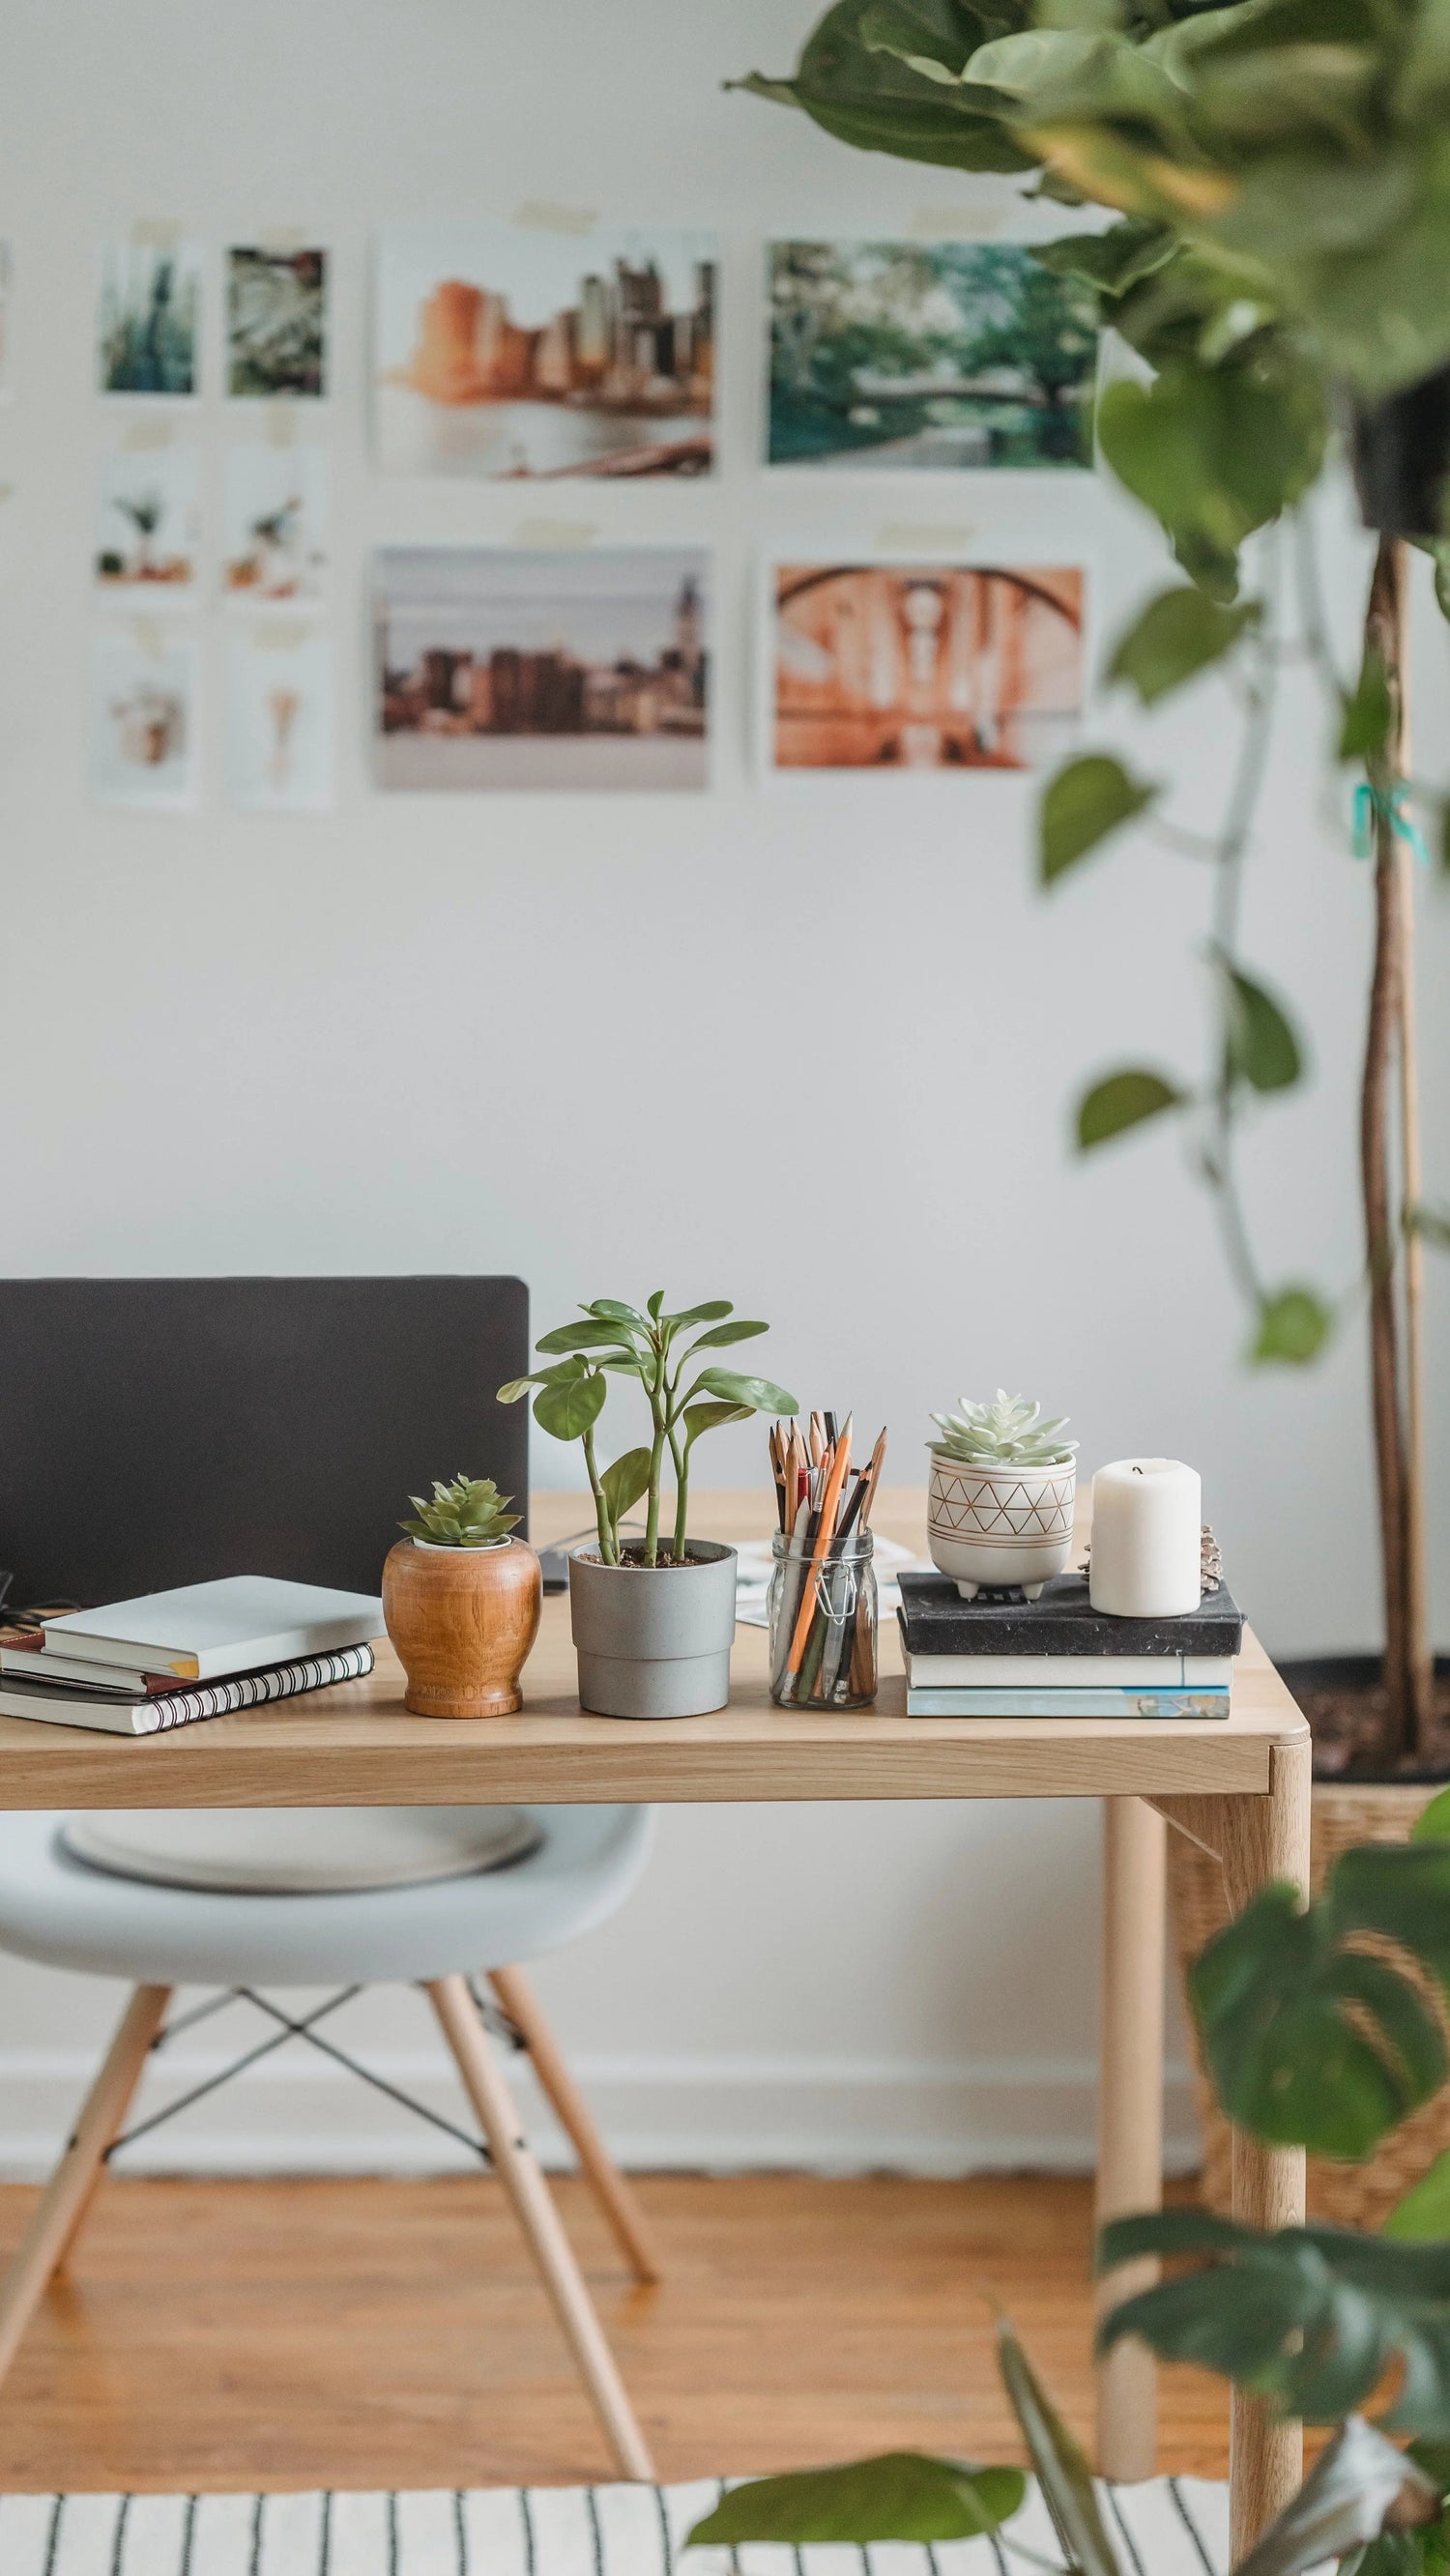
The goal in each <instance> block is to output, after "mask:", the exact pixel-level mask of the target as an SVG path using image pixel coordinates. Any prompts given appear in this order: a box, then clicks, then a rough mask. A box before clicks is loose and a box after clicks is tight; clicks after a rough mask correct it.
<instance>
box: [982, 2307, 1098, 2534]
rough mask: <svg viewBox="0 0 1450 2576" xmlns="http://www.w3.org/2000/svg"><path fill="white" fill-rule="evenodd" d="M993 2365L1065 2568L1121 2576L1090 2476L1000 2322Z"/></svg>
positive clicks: (1009, 2331) (1006, 2327)
mask: <svg viewBox="0 0 1450 2576" xmlns="http://www.w3.org/2000/svg"><path fill="white" fill-rule="evenodd" d="M997 2366H998V2368H999V2370H1000V2371H1001V2373H1002V2382H1003V2385H1004V2387H1005V2388H1006V2391H1007V2394H1008V2396H1009V2397H1010V2399H1011V2401H1012V2411H1013V2413H1014V2415H1015V2416H1016V2418H1017V2421H1018V2423H1019V2424H1020V2425H1021V2427H1022V2438H1023V2440H1024V2442H1025V2443H1026V2445H1027V2453H1028V2457H1029V2459H1030V2460H1031V2462H1032V2465H1033V2467H1034V2469H1035V2470H1036V2472H1037V2483H1038V2486H1039V2487H1040V2488H1041V2490H1042V2501H1043V2503H1044V2504H1045V2505H1046V2507H1047V2510H1048V2512H1049V2514H1050V2515H1051V2517H1052V2527H1053V2530H1054V2531H1055V2532H1056V2534H1057V2537H1058V2540H1059V2542H1060V2543H1061V2546H1062V2552H1063V2555H1064V2557H1065V2558H1066V2560H1067V2563H1068V2566H1069V2567H1070V2568H1073V2569H1075V2570H1077V2571H1078V2576H1121V2570H1120V2568H1119V2565H1118V2560H1117V2556H1116V2553H1115V2552H1114V2549H1113V2545H1112V2542H1111V2541H1110V2540H1109V2538H1108V2535H1107V2532H1106V2531H1105V2530H1104V2528H1103V2518H1102V2515H1101V2513H1100V2512H1099V2510H1098V2500H1097V2494H1096V2491H1095V2489H1094V2486H1093V2473H1092V2471H1091V2469H1090V2468H1089V2466H1088V2464H1087V2460H1086V2458H1085V2457H1084V2455H1083V2452H1082V2450H1081V2449H1080V2447H1079V2445H1078V2444H1077V2443H1076V2442H1075V2441H1074V2439H1073V2437H1072V2435H1071V2433H1070V2432H1069V2431H1068V2429H1067V2426H1066V2425H1065V2424H1064V2422H1063V2420H1062V2418H1061V2416H1060V2415H1059V2414H1058V2413H1057V2410H1056V2408H1055V2407H1054V2406H1053V2404H1052V2401H1051V2399H1050V2398H1049V2396H1048V2394H1047V2391H1046V2389H1045V2388H1044V2387H1043V2385H1042V2383H1041V2381H1040V2380H1039V2379H1038V2377H1037V2375H1036V2373H1035V2371H1034V2370H1033V2368H1032V2365H1031V2363H1030V2362H1029V2360H1028V2358H1027V2355H1026V2353H1025V2352H1024V2351H1023V2349H1022V2346H1021V2345H1020V2343H1019V2342H1018V2340H1017V2337H1016V2336H1015V2334H1014V2333H1013V2331H1012V2328H1011V2327H1010V2326H1009V2325H1008V2323H1007V2321H1006V2319H1005V2318H1001V2319H999V2321H998V2325H997Z"/></svg>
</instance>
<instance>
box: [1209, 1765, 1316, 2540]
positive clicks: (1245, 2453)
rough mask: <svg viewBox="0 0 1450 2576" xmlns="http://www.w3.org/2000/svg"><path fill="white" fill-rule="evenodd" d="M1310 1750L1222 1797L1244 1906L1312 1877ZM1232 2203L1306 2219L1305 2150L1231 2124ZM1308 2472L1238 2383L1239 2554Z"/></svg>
mask: <svg viewBox="0 0 1450 2576" xmlns="http://www.w3.org/2000/svg"><path fill="white" fill-rule="evenodd" d="M1311 1763H1312V1753H1311V1748H1310V1744H1309V1739H1308V1737H1307V1736H1306V1737H1305V1738H1304V1740H1303V1742H1302V1743H1298V1744H1276V1745H1275V1747H1274V1752H1273V1765H1274V1767H1273V1774H1272V1789H1271V1794H1270V1795H1269V1796H1268V1797H1267V1798H1234V1799H1230V1800H1225V1802H1224V1835H1223V1841H1222V1844H1221V1845H1220V1848H1221V1850H1222V1852H1223V1865H1224V1875H1225V1877H1226V1879H1227V1881H1228V1893H1229V1902H1230V1904H1231V1905H1232V1907H1233V1910H1234V1912H1235V1913H1236V1914H1237V1913H1238V1912H1240V1911H1241V1909H1242V1908H1243V1907H1244V1906H1245V1905H1247V1904H1248V1902H1249V1899H1250V1897H1252V1896H1256V1895H1257V1893H1258V1891H1259V1889H1260V1888H1261V1887H1263V1886H1264V1885H1265V1883H1266V1882H1267V1881H1268V1880H1269V1879H1271V1878H1287V1879H1291V1880H1292V1881H1293V1883H1294V1885H1295V1886H1296V1887H1299V1888H1302V1889H1303V1890H1304V1891H1305V1893H1306V1894H1307V1892H1308V1887H1309V1795H1310V1771H1311ZM1233 2209H1234V2216H1235V2218H1239V2219H1242V2220H1244V2222H1245V2223H1246V2224H1247V2225H1248V2226H1250V2227H1270V2228H1272V2227H1299V2226H1302V2225H1303V2222H1304V2151H1303V2149H1302V2148H1301V2147H1265V2146H1261V2145H1260V2144H1259V2141H1258V2140H1257V2139H1256V2138H1246V2137H1244V2136H1242V2135H1241V2134H1240V2132H1239V2131H1238V2130H1235V2131H1234V2142H1233ZM1303 2475H1304V2433H1303V2427H1302V2426H1301V2425H1299V2424H1293V2423H1288V2424H1286V2423H1283V2422H1278V2421H1275V2420H1274V2419H1273V2418H1272V2417H1271V2416H1270V2415H1269V2414H1268V2413H1267V2411H1266V2410H1265V2408H1264V2407H1263V2405H1262V2404H1261V2403H1260V2402H1259V2400H1258V2399H1257V2398H1255V2397H1248V2396H1245V2395H1243V2394H1242V2393H1241V2392H1240V2391H1239V2390H1238V2389H1235V2390H1234V2392H1233V2398H1232V2412H1231V2415H1230V2432H1229V2524H1230V2544H1231V2547H1232V2551H1233V2556H1234V2558H1235V2560H1237V2559H1239V2558H1241V2557H1242V2556H1243V2555H1244V2552H1245V2551H1246V2550H1247V2549H1249V2548H1250V2547H1251V2546H1252V2544H1253V2543H1254V2541H1256V2540H1257V2539H1258V2537H1259V2534H1260V2533H1261V2532H1262V2531H1263V2530H1264V2529H1265V2528H1266V2526H1267V2525H1268V2524H1269V2523H1271V2522H1272V2521H1273V2519H1274V2517H1275V2515H1276V2514H1279V2513H1282V2512H1283V2509H1284V2507H1285V2505H1286V2504H1287V2503H1288V2501H1289V2498H1290V2497H1291V2496H1292V2494H1293V2493H1294V2490H1295V2488H1296V2487H1297V2486H1298V2484H1299V2481H1300V2479H1301V2478H1302V2477H1303Z"/></svg>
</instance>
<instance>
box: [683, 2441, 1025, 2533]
mask: <svg viewBox="0 0 1450 2576" xmlns="http://www.w3.org/2000/svg"><path fill="white" fill-rule="evenodd" d="M1026 2488H1027V2481H1026V2479H1025V2478H1024V2477H1023V2474H1022V2472H1021V2470H1020V2469H978V2468H973V2467H972V2466H971V2464H970V2463H969V2462H967V2461H961V2462H958V2461H954V2460H934V2459H931V2458H929V2457H928V2456H927V2454H926V2453H925V2452H922V2451H885V2452H882V2453H881V2455H880V2456H879V2458H876V2459H872V2460H853V2461H850V2462H848V2463H847V2464H846V2466H845V2467H843V2468H839V2469H801V2470H798V2471H796V2472H795V2473H794V2474H793V2475H791V2476H789V2477H780V2478H756V2479H754V2480H753V2481H752V2482H751V2483H750V2484H749V2485H747V2486H739V2487H732V2488H731V2490H730V2493H729V2494H728V2495H725V2496H722V2497H721V2499H720V2502H719V2503H718V2504H717V2505H716V2507H715V2510H714V2512H713V2513H707V2514H706V2516H705V2518H704V2521H703V2522H697V2523H696V2525H695V2527H694V2529H693V2531H692V2532H691V2533H690V2536H689V2539H688V2541H687V2542H686V2544H685V2545H686V2547H687V2548H693V2547H694V2546H695V2544H696V2543H697V2542H704V2541H718V2542H720V2543H722V2544H723V2545H724V2546H726V2547H730V2546H732V2545H738V2544H739V2543H741V2542H743V2541H750V2540H781V2541H786V2542H793V2543H794V2544H795V2546H796V2547H797V2548H803V2547H805V2546H807V2545H808V2544H809V2543H810V2542H812V2541H832V2540H839V2541H854V2542H855V2543H856V2544H857V2545H858V2546H861V2547H864V2546H865V2545H866V2544H867V2543H868V2542H870V2541H873V2540H920V2541H931V2540H974V2539H977V2538H978V2537H979V2536H980V2535H981V2534H983V2533H985V2532H989V2531H996V2530H997V2528H998V2527H999V2525H1000V2524H1002V2523H1004V2522H1006V2521H1007V2520H1008V2518H1009V2516H1010V2515H1012V2514H1014V2513H1015V2512H1016V2511H1017V2509H1018V2507H1019V2505H1020V2504H1021V2502H1022V2499H1023V2496H1024V2494H1025V2493H1026Z"/></svg>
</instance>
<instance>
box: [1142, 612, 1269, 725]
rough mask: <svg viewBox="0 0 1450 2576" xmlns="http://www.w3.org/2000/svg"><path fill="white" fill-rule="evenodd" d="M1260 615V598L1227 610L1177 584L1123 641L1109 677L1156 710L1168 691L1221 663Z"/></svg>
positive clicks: (1146, 705)
mask: <svg viewBox="0 0 1450 2576" xmlns="http://www.w3.org/2000/svg"><path fill="white" fill-rule="evenodd" d="M1262 615H1263V609H1262V607H1261V605H1260V603H1259V601H1258V600H1256V599H1245V600H1241V601H1240V602H1239V603H1238V605H1237V606H1236V607H1233V608H1225V607H1223V606H1221V605H1220V603H1219V602H1218V601H1217V600H1215V599H1209V598H1208V597H1207V596H1206V594H1205V593H1204V592H1203V591H1201V590H1196V589H1194V588H1193V587H1192V586H1191V585H1190V584H1188V583H1178V584H1176V585H1175V586H1174V588H1173V589H1172V590H1163V591H1160V592H1159V594H1158V597H1157V598H1156V599H1150V600H1149V602H1148V605H1147V607H1146V608H1145V609H1144V610H1143V612H1142V614H1141V616H1139V617H1137V618H1135V620H1134V622H1133V624H1132V625H1131V626H1130V627H1129V628H1128V629H1127V632H1126V633H1125V634H1123V635H1120V636H1119V638H1118V641H1117V644H1116V645H1115V647H1114V649H1113V658H1112V660H1111V661H1110V663H1109V664H1108V677H1109V679H1110V680H1124V681H1126V682H1127V684H1128V686H1129V688H1131V689H1136V691H1137V693H1138V697H1139V699H1140V700H1141V702H1142V704H1143V705H1144V706H1145V707H1151V706H1156V705H1157V703H1158V700H1159V699H1160V698H1166V697H1167V696H1168V695H1169V693H1170V691H1172V690H1174V689H1179V688H1182V686H1183V683H1184V682H1185V680H1191V679H1193V678H1194V677H1195V676H1196V674H1197V673H1198V672H1200V671H1206V670H1207V669H1208V668H1209V667H1210V665H1211V664H1212V663H1214V662H1218V661H1221V660H1222V658H1223V656H1224V654H1225V653H1228V652H1231V651H1232V649H1233V647H1234V645H1235V644H1236V643H1237V642H1238V640H1239V637H1240V636H1241V635H1242V634H1243V633H1244V632H1245V630H1246V628H1248V627H1250V626H1256V625H1257V624H1258V622H1259V620H1260V618H1261V617H1262Z"/></svg>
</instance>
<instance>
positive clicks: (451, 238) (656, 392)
mask: <svg viewBox="0 0 1450 2576" xmlns="http://www.w3.org/2000/svg"><path fill="white" fill-rule="evenodd" d="M716 264H717V255H716V245H715V240H714V236H713V235H712V234H708V233H692V232H672V231H663V230H659V229H654V230H645V229H633V230H626V229H624V228H623V227H620V226H604V225H601V226H599V227H598V228H597V229H596V230H595V231H593V232H591V233H590V234H588V236H587V237H586V238H585V239H583V240H580V239H579V238H578V237H577V236H569V235H559V234H555V233H545V232H537V233H536V232H530V231H526V230H523V229H521V228H520V227H519V226H517V225H514V224H506V223H465V224H400V225H396V226H394V227H393V228H392V229H391V230H389V231H387V232H385V233H384V234H383V236H382V239H381V241H380V244H379V250H378V261H377V271H376V297H377V305H376V314H375V327H374V335H373V345H374V349H375V352H376V359H375V364H376V369H377V377H376V384H375V387H374V393H375V402H376V421H377V452H378V462H379V464H380V465H381V466H382V467H383V468H384V470H385V471H387V472H390V473H395V474H445V475H479V476H485V477H487V476H518V477H527V476H535V475H537V476H551V475H553V476H557V475H573V474H586V475H593V476H596V477H611V478H613V477H619V478H624V479H628V478H631V477H634V476H639V475H661V474H676V475H692V474H705V473H708V472H709V470H710V466H711V463H712V460H713V453H714V430H713V410H714V383H715V279H716Z"/></svg>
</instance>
